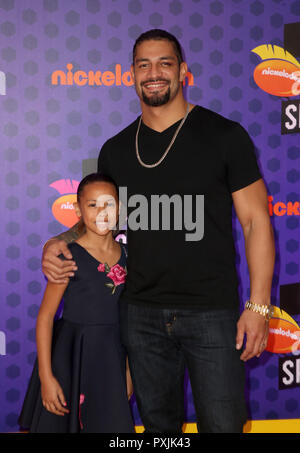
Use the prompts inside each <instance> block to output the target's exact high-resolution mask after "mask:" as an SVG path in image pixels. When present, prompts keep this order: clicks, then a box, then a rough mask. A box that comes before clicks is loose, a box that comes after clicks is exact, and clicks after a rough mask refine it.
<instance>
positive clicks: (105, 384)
mask: <svg viewBox="0 0 300 453" xmlns="http://www.w3.org/2000/svg"><path fill="white" fill-rule="evenodd" d="M120 246H121V257H120V259H119V261H118V262H117V263H116V264H115V265H114V266H112V267H111V268H109V267H108V265H106V264H103V263H100V262H99V261H97V260H96V259H95V258H94V257H93V256H92V255H90V254H89V253H88V251H87V250H86V249H84V248H83V247H82V246H80V245H79V244H77V243H76V242H74V243H71V244H69V248H70V251H71V253H72V255H73V259H74V260H75V261H76V264H77V267H78V270H77V271H76V272H75V275H74V277H72V278H71V279H70V281H69V284H68V287H67V289H66V291H65V293H64V296H63V302H64V308H63V315H62V317H61V318H60V319H59V320H58V321H55V322H54V326H53V341H52V371H53V375H54V376H55V377H56V379H57V380H58V382H59V383H60V385H61V387H62V389H63V392H64V395H65V398H66V402H67V408H68V409H69V410H70V413H69V414H65V415H64V416H59V415H55V414H52V413H50V412H48V411H47V410H46V409H45V408H44V407H43V405H42V400H41V391H40V380H39V375H38V363H37V360H36V362H35V365H34V369H33V372H32V375H31V378H30V381H29V386H28V390H27V393H26V396H25V399H24V403H23V408H22V411H21V415H20V417H19V425H20V426H21V427H22V428H25V429H29V431H30V432H33V433H39V432H42V433H134V432H135V431H134V424H133V420H132V415H131V411H130V406H129V402H128V398H127V392H126V363H125V362H126V353H125V350H124V348H123V346H122V344H121V340H120V329H119V295H120V293H121V291H122V289H123V286H124V282H125V276H126V272H127V270H126V258H127V246H126V245H125V244H120ZM61 257H62V256H61Z"/></svg>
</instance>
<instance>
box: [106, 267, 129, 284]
mask: <svg viewBox="0 0 300 453" xmlns="http://www.w3.org/2000/svg"><path fill="white" fill-rule="evenodd" d="M107 276H108V277H109V278H111V279H112V281H113V282H114V285H115V286H118V285H121V284H122V283H125V278H126V270H125V269H124V267H122V266H120V265H119V264H115V265H114V266H113V267H111V268H110V271H109V272H108V274H107Z"/></svg>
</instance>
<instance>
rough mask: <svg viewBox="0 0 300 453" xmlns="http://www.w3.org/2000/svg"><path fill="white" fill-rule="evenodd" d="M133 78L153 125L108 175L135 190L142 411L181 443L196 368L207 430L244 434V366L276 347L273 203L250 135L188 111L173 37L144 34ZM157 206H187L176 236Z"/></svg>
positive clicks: (131, 286) (113, 142) (128, 323)
mask: <svg viewBox="0 0 300 453" xmlns="http://www.w3.org/2000/svg"><path fill="white" fill-rule="evenodd" d="M131 70H132V77H133V80H134V82H135V87H136V92H137V95H138V97H139V98H140V102H141V110H142V116H141V117H140V118H138V119H137V120H136V121H134V123H132V124H131V125H129V126H128V127H127V128H126V129H124V130H123V131H121V132H120V133H119V134H118V135H116V136H115V137H112V138H111V139H110V140H108V141H107V142H106V143H105V144H104V146H103V147H102V149H101V152H100V156H99V166H98V169H99V170H101V171H103V172H104V173H107V174H109V175H110V176H111V177H112V178H113V179H114V180H115V181H116V182H117V184H118V185H119V187H123V188H124V187H125V188H126V191H127V197H128V198H129V200H130V202H128V233H127V234H128V276H127V282H126V286H125V290H124V292H123V296H122V298H121V303H120V309H121V325H122V335H123V341H124V343H125V345H126V348H127V351H128V356H129V363H130V369H131V373H132V378H133V384H134V390H135V395H136V399H137V404H138V409H139V412H140V415H141V418H142V421H143V424H144V426H145V429H146V431H147V432H165V433H166V432H180V431H181V429H182V423H183V421H184V413H183V412H184V411H183V408H184V405H183V376H184V369H185V367H187V369H188V372H189V377H190V381H191V387H192V392H193V397H194V404H195V410H196V414H197V423H198V431H199V432H242V429H243V424H244V423H245V421H246V420H247V412H246V406H245V398H244V362H245V361H246V360H249V359H250V358H252V357H254V356H259V355H260V354H261V352H262V351H263V350H264V348H265V346H266V341H267V335H268V322H267V318H268V315H269V311H270V310H269V307H270V292H271V283H272V274H273V266H274V242H273V232H272V228H271V225H270V219H269V214H268V206H267V193H266V189H265V186H264V183H263V181H262V178H261V175H260V172H259V170H258V167H257V163H256V159H255V156H254V152H253V145H252V142H251V140H250V139H249V137H248V134H247V133H246V132H245V131H244V129H243V128H242V127H241V126H240V125H239V124H237V123H235V122H232V121H229V120H227V119H225V118H223V117H221V116H220V115H217V114H215V113H213V112H211V111H208V110H206V109H204V108H202V107H200V106H193V105H190V104H189V103H187V102H186V100H185V99H184V96H183V91H182V85H183V80H184V78H185V76H186V73H187V65H186V63H185V62H184V61H183V58H182V53H181V48H180V45H179V43H178V41H177V40H176V38H175V37H173V36H172V35H170V34H169V33H167V32H165V31H162V30H150V31H149V32H146V33H144V34H142V35H141V36H140V37H139V38H138V39H137V41H136V43H135V46H134V51H133V64H132V68H131ZM137 194H138V195H140V197H141V195H142V196H143V197H144V198H143V199H145V200H146V201H147V203H149V204H148V206H151V209H150V208H149V209H148V210H147V211H145V210H144V211H143V216H144V217H145V219H142V220H145V222H144V223H143V222H142V225H143V226H142V227H141V228H135V227H132V225H133V224H134V222H133V221H132V222H130V220H131V219H132V217H131V216H132V215H133V213H134V210H133V209H132V208H134V207H136V204H135V203H134V201H135V200H137V198H134V197H135V196H136V195H137ZM154 195H158V196H167V197H169V200H175V199H174V198H173V197H174V196H177V197H179V199H180V200H183V212H181V215H178V213H177V214H176V215H175V216H174V221H173V222H171V220H172V219H171V218H172V215H171V210H169V217H168V220H169V228H167V229H164V228H163V226H162V225H161V223H159V222H158V223H159V226H158V225H157V212H156V211H155V212H154V211H153V210H152V205H151V203H152V201H153V196H154ZM131 197H133V198H131ZM188 197H192V201H191V203H190V204H189V202H190V200H191V198H188ZM200 197H202V198H200ZM141 199H142V198H139V200H141ZM177 200H178V198H177ZM232 203H233V205H234V208H235V211H236V214H237V217H238V219H239V221H240V223H241V225H242V228H243V232H244V238H245V249H246V256H247V262H248V267H249V276H250V302H248V304H247V308H245V309H244V311H243V312H242V314H241V316H240V317H239V297H238V289H237V288H238V281H237V275H236V270H235V254H234V243H233V238H232V230H231V221H232V217H231V212H232ZM169 207H170V206H169ZM176 207H177V205H176V206H175V203H174V214H175V211H176ZM202 208H203V209H202ZM165 211H166V205H165V206H164V208H163V213H166V212H165ZM195 213H196V218H197V221H196V222H194V223H193V225H194V226H195V229H196V230H197V225H198V226H199V225H201V222H202V226H201V227H199V228H200V232H199V228H198V231H196V232H194V235H193V234H191V233H187V230H189V231H191V228H190V226H191V222H190V223H189V227H188V228H184V227H182V228H178V224H180V220H182V215H183V214H184V220H185V221H186V220H187V218H188V216H189V215H190V216H193V218H195ZM155 216H156V217H155ZM150 218H151V221H152V220H153V223H151V226H152V228H151V227H150V228H149V224H150V222H149V219H150ZM134 219H135V220H136V217H134ZM146 220H148V223H147V222H146ZM197 222H198V223H197ZM136 223H137V222H135V224H134V225H136ZM187 223H188V222H185V224H184V225H185V226H186V224H187ZM153 225H154V226H153ZM181 225H182V223H181ZM196 233H197V234H196ZM67 234H68V233H67ZM72 234H73V238H74V237H76V231H75V235H74V231H73V233H72ZM64 239H66V240H67V241H69V240H70V238H67V236H66V234H65V236H64ZM60 253H64V254H65V256H66V257H68V258H71V256H70V253H68V250H67V246H66V244H65V242H63V241H57V240H51V241H50V242H49V243H48V244H47V246H46V247H45V251H44V258H43V270H44V273H45V274H46V275H47V277H48V278H49V279H56V281H57V279H62V278H64V277H66V276H68V275H69V273H70V271H71V270H72V265H74V264H75V263H73V262H71V264H70V265H67V264H60V263H59V260H58V259H57V258H56V257H57V255H59V254H60ZM64 266H65V267H64ZM244 337H245V338H246V344H245V347H244V349H243V351H242V353H241V349H242V346H243V341H244Z"/></svg>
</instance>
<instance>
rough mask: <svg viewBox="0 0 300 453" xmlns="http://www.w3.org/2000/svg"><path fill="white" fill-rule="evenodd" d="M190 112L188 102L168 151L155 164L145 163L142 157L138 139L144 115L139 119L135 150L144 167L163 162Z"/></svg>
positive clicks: (155, 165) (151, 166) (154, 165)
mask: <svg viewBox="0 0 300 453" xmlns="http://www.w3.org/2000/svg"><path fill="white" fill-rule="evenodd" d="M188 114H189V103H187V108H186V112H185V115H184V117H183V118H182V120H181V122H180V124H179V126H178V127H177V129H176V131H175V134H174V135H173V138H172V140H171V142H170V144H169V146H168V147H167V149H166V151H165V152H164V154H163V155H162V157H161V158H160V159H159V160H158V161H157V162H155V163H154V164H145V163H144V162H143V161H142V159H141V157H140V153H139V145H138V139H139V131H140V127H141V122H142V115H141V116H140V120H139V124H138V127H137V131H136V136H135V150H136V157H137V159H138V161H139V163H140V164H141V165H142V166H143V167H146V168H153V167H157V166H158V165H159V164H161V163H162V161H163V160H164V159H165V157H166V155H167V154H168V152H169V151H170V149H171V146H172V145H173V143H174V142H175V140H176V137H177V135H178V134H179V131H180V129H181V128H182V126H183V124H184V122H185V120H186V119H187V116H188Z"/></svg>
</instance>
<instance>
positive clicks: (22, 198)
mask: <svg viewBox="0 0 300 453" xmlns="http://www.w3.org/2000/svg"><path fill="white" fill-rule="evenodd" d="M291 23H294V24H296V25H295V26H294V27H293V30H294V31H293V33H294V34H295V33H296V34H297V33H298V37H299V30H300V1H298V0H297V1H292V0H291V1H280V0H277V1H275V0H273V1H272V0H269V1H268V2H262V1H258V0H256V1H244V0H226V1H225V0H224V1H218V0H214V1H212V0H208V1H205V2H203V1H202V2H200V1H197V0H185V1H183V0H182V1H179V0H172V1H169V0H147V1H142V0H130V1H127V0H126V1H125V0H108V1H104V0H101V1H100V0H64V1H63V0H22V1H21V2H20V1H17V0H0V38H1V40H0V71H1V72H0V105H1V157H0V159H1V161H0V165H1V204H0V206H1V207H0V210H1V211H0V215H1V220H2V221H1V224H0V228H1V238H2V244H3V246H2V247H1V249H0V263H1V273H0V279H1V280H0V284H1V317H0V386H1V392H0V408H1V414H0V431H2V432H3V431H15V430H16V429H17V428H18V427H17V416H18V413H19V411H20V407H21V404H22V401H23V397H24V393H25V389H26V386H27V382H28V379H29V376H30V373H31V370H32V364H33V362H34V360H35V357H36V348H35V319H36V316H37V312H38V308H39V304H40V301H41V298H42V294H43V290H44V288H45V279H44V277H43V275H42V272H41V269H40V257H41V250H42V244H43V243H44V242H45V241H46V240H47V239H48V238H49V237H50V236H53V235H56V234H58V233H60V232H61V231H64V230H65V229H66V226H64V225H63V224H62V223H61V222H60V221H58V220H57V219H56V218H55V217H54V214H53V212H52V205H53V204H54V203H55V202H56V200H57V199H58V198H59V197H61V196H63V195H64V194H66V193H67V194H70V193H72V192H74V185H75V186H76V183H77V182H78V181H80V179H81V176H82V160H83V159H89V158H96V157H97V156H98V153H99V149H100V148H101V146H102V144H103V143H104V142H105V140H106V139H108V138H109V137H110V136H112V135H114V134H116V133H117V132H118V131H120V130H121V129H122V128H124V127H125V126H126V125H127V124H129V123H130V122H132V121H133V120H134V119H135V118H136V117H137V116H138V115H139V112H140V107H139V102H138V99H137V97H136V94H135V91H134V88H133V87H132V86H128V85H129V83H128V81H129V79H128V77H127V75H126V74H125V76H124V78H123V81H122V77H121V76H120V75H118V74H119V73H118V71H119V72H121V75H122V74H124V73H126V71H128V70H129V69H130V62H131V49H132V46H133V43H134V40H135V39H136V37H137V36H138V35H139V34H140V33H141V32H143V31H145V30H147V29H149V28H164V29H167V30H168V31H170V32H171V33H173V34H175V35H176V36H177V37H178V38H179V40H180V42H181V43H182V46H183V48H184V50H185V55H186V60H187V62H188V65H189V71H190V72H191V73H192V75H193V77H194V84H193V85H192V84H190V85H188V84H187V86H186V96H187V99H188V100H189V101H190V102H192V103H197V104H201V105H203V106H205V107H208V108H210V109H212V110H214V111H216V112H218V113H220V114H222V115H224V116H226V117H228V118H231V119H234V120H236V121H239V122H240V123H241V124H242V125H243V126H244V127H245V128H246V129H247V130H248V131H249V133H250V135H251V137H252V139H253V140H254V142H255V145H256V147H257V154H258V158H259V164H260V167H261V169H262V173H263V175H264V179H265V182H266V185H267V188H268V191H269V194H270V196H273V200H272V202H273V206H275V204H276V203H278V202H281V203H285V204H287V203H288V202H292V203H294V204H295V203H297V202H299V201H300V196H299V193H300V187H299V179H300V173H299V158H300V148H299V135H297V133H290V134H284V135H281V107H282V101H283V100H287V98H281V97H279V96H275V95H270V94H268V93H267V92H266V91H264V90H262V89H261V88H259V87H258V86H257V84H256V83H255V81H254V79H253V71H254V70H255V68H256V66H257V65H258V64H259V63H260V62H261V59H260V57H259V56H258V55H257V54H255V53H253V52H251V51H252V49H254V48H255V47H257V46H260V45H263V44H273V45H274V44H275V45H277V46H280V47H283V48H285V47H287V46H291V42H293V39H292V38H290V34H289V30H290V29H291V28H289V27H287V24H291ZM297 23H298V25H297ZM285 40H287V41H288V42H285ZM299 41H300V38H299ZM295 51H296V52H298V51H297V50H295ZM293 55H294V56H295V57H296V58H298V60H299V57H300V52H299V53H298V54H293ZM69 63H71V64H72V65H73V69H72V72H73V74H74V73H75V72H76V71H84V72H85V73H88V72H89V71H92V72H93V73H94V75H93V74H90V76H89V82H87V81H86V80H85V79H84V75H83V73H81V76H80V73H79V74H77V76H76V77H77V78H76V81H77V83H75V82H74V83H73V85H62V84H61V80H62V79H61V77H59V78H58V81H59V83H58V84H57V85H54V84H53V83H52V77H51V75H52V74H53V72H55V71H57V70H61V71H64V72H65V73H67V72H68V70H67V64H69ZM116 65H117V66H116ZM118 65H121V68H120V66H118ZM97 71H101V73H102V74H101V76H100V75H99V73H98V75H97ZM106 71H111V73H112V74H113V75H112V74H110V73H108V74H106V75H105V76H103V72H106ZM117 73H118V74H117ZM95 74H96V76H95ZM95 77H96V79H95ZM97 77H99V78H98V79H97ZM101 77H102V78H101ZM103 77H104V78H103ZM93 80H94V82H93ZM95 80H98V84H97V83H96V81H95ZM84 82H86V83H84ZM88 83H90V84H88ZM93 83H94V84H93ZM100 83H101V84H100ZM292 99H296V100H297V99H299V96H298V97H294V98H292ZM59 180H70V181H71V184H70V186H71V187H69V188H68V189H66V190H65V191H64V189H63V188H61V192H60V193H59V191H58V190H57V188H55V186H56V185H57V184H55V183H56V182H57V181H59ZM72 181H73V182H72ZM51 184H54V186H52V187H51V186H50V185H51ZM65 206H66V207H68V205H67V203H65ZM280 206H281V205H280ZM294 206H295V208H294V210H293V212H292V213H291V212H290V213H288V212H284V213H283V211H280V212H279V210H276V213H277V214H275V213H274V215H273V216H272V222H273V225H274V228H275V235H276V249H277V262H276V270H275V276H274V284H273V291H272V301H273V303H274V304H275V305H278V306H279V305H280V287H283V286H284V285H288V284H291V283H299V282H300V278H299V263H300V257H299V210H298V209H297V206H299V204H298V205H294ZM69 211H70V210H69ZM234 226H235V238H236V247H237V252H238V259H237V265H238V269H239V274H240V281H241V301H245V300H246V298H247V296H248V295H249V279H248V276H247V266H246V261H245V258H244V245H243V239H242V233H241V229H240V226H239V225H238V222H237V221H236V219H235V220H234ZM299 313H300V307H299V306H298V312H297V308H296V309H295V310H294V312H293V313H290V314H291V315H292V316H293V318H294V319H295V320H296V321H297V319H298V322H299ZM294 356H295V354H294ZM293 358H295V357H293ZM247 373H248V386H247V399H248V404H249V418H250V419H253V420H257V419H278V418H300V404H299V399H298V398H297V395H298V394H299V387H297V385H296V384H297V383H295V386H294V388H284V389H279V382H278V380H279V373H280V371H279V355H278V354H272V353H268V352H265V353H264V354H263V355H262V356H261V358H260V359H253V360H252V361H251V363H249V364H248V365H247ZM298 384H299V383H298ZM133 411H134V416H135V421H136V423H137V424H140V420H139V416H138V413H137V409H136V405H135V404H133ZM187 420H188V421H195V413H194V407H193V403H192V396H191V391H190V387H189V385H188V384H187Z"/></svg>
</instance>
